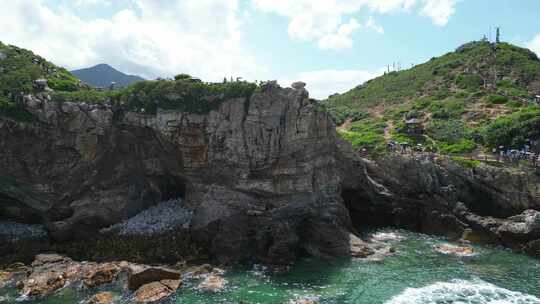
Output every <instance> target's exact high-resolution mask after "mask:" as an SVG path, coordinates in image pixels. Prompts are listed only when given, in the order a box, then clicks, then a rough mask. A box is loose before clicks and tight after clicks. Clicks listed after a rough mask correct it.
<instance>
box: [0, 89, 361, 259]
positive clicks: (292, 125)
mask: <svg viewBox="0 0 540 304" xmlns="http://www.w3.org/2000/svg"><path fill="white" fill-rule="evenodd" d="M25 103H26V106H27V108H28V110H29V111H30V112H32V113H33V114H34V115H35V116H36V118H37V121H36V122H33V123H25V124H23V123H16V122H13V121H8V120H1V121H0V124H2V128H1V131H0V135H1V137H2V138H1V139H0V146H1V147H3V150H2V151H3V152H2V154H3V155H2V156H3V157H2V160H0V169H1V170H0V171H1V172H3V173H2V176H3V177H6V180H7V181H6V183H5V184H6V185H7V186H6V187H2V188H1V189H0V193H1V194H2V198H3V197H5V198H6V199H5V200H4V201H5V203H3V204H2V205H1V206H0V209H1V213H2V214H5V215H6V216H7V217H9V218H11V219H14V220H17V221H19V222H29V223H36V222H39V223H44V224H46V227H47V230H48V232H49V234H50V235H51V237H52V238H53V239H54V240H73V239H84V238H90V237H93V236H95V235H96V234H97V233H98V231H99V230H101V229H103V228H107V227H110V226H112V225H114V224H116V223H120V222H122V221H124V220H127V219H128V218H131V217H134V216H136V215H137V214H139V213H140V212H142V211H143V210H145V209H147V208H148V207H150V206H152V205H155V204H157V203H158V202H160V201H165V200H167V199H171V198H177V197H183V198H184V202H185V207H186V208H188V209H189V210H190V212H192V218H191V219H190V222H189V223H190V226H189V228H190V229H191V231H192V235H193V239H194V240H195V241H196V242H197V243H199V244H201V245H202V246H203V247H205V248H207V249H208V250H209V251H210V252H211V253H212V255H213V256H215V257H217V258H218V259H219V260H221V261H223V262H227V261H231V260H241V259H247V258H257V259H259V260H262V261H266V262H269V263H276V264H288V263H291V262H293V261H294V260H295V259H296V257H297V255H298V253H300V252H307V253H309V254H312V255H317V256H346V255H348V254H349V249H350V248H349V233H350V231H351V228H350V227H351V224H350V220H349V216H348V211H347V209H346V208H345V206H344V205H343V203H342V199H341V196H340V191H339V188H340V175H339V171H338V170H339V168H338V166H337V153H338V149H337V147H336V145H335V142H336V132H335V126H334V124H333V123H332V121H331V120H330V119H329V117H328V116H327V115H326V114H325V113H322V112H319V111H316V109H315V108H316V104H315V103H314V101H312V100H310V99H309V98H308V93H307V91H306V90H305V89H304V88H303V87H297V88H296V89H291V88H287V89H284V88H280V87H279V86H277V85H276V84H273V83H270V84H268V85H266V86H263V87H261V89H260V90H259V91H258V92H256V93H254V94H253V95H252V96H251V98H249V99H233V100H229V101H227V102H224V103H223V104H222V105H221V106H220V107H219V108H218V109H217V110H213V111H211V112H209V113H207V114H204V115H201V114H192V113H184V112H167V111H158V113H157V114H155V115H144V114H140V113H123V112H121V111H117V112H114V111H113V110H112V109H111V108H109V107H107V106H96V105H86V104H75V103H64V104H54V103H51V102H49V101H47V100H46V99H44V98H36V97H32V96H27V97H26V98H25Z"/></svg>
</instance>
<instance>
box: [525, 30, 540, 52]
mask: <svg viewBox="0 0 540 304" xmlns="http://www.w3.org/2000/svg"><path fill="white" fill-rule="evenodd" d="M527 48H529V49H531V50H532V51H533V52H535V53H536V54H538V56H540V34H538V35H536V37H534V39H533V40H531V41H530V42H529V43H527Z"/></svg>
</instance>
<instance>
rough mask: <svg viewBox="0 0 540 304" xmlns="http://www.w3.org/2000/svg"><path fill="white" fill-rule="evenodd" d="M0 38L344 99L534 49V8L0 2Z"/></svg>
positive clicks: (412, 0) (123, 64)
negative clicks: (422, 74) (363, 89)
mask: <svg viewBox="0 0 540 304" xmlns="http://www.w3.org/2000/svg"><path fill="white" fill-rule="evenodd" d="M0 7H2V10H1V11H0V28H2V31H0V40H1V41H3V42H5V43H10V44H16V45H19V46H22V47H25V48H29V49H32V50H34V51H35V52H37V53H39V54H41V55H43V56H45V57H46V58H48V59H50V60H51V61H53V62H55V63H57V64H60V65H63V66H66V67H67V68H70V69H75V68H82V67H88V66H92V65H95V64H98V63H102V62H106V63H109V64H111V65H112V66H114V67H116V68H118V69H120V70H122V71H124V72H127V73H133V74H140V75H142V76H144V77H147V78H155V77H158V76H161V77H169V76H172V75H174V74H177V73H189V74H192V75H195V76H197V77H201V78H203V79H205V80H209V81H217V80H220V79H223V77H224V76H227V77H231V76H233V77H243V78H245V79H249V80H268V79H278V80H279V81H280V83H281V84H282V85H289V84H290V82H292V81H295V80H303V81H305V82H307V83H308V89H309V90H310V92H311V94H312V96H314V97H316V98H324V97H326V96H327V95H328V94H332V93H335V92H343V91H346V90H348V89H350V88H352V87H354V86H356V85H358V84H360V83H362V82H364V81H366V80H368V79H370V78H373V77H375V76H377V75H379V74H380V73H381V71H382V70H383V69H384V68H385V67H386V66H387V65H388V64H392V63H393V62H400V63H401V66H402V67H403V68H408V67H410V66H411V64H417V63H421V62H424V61H426V60H428V59H429V58H431V57H433V56H439V55H442V54H444V53H446V52H449V51H451V50H453V49H455V48H456V47H458V46H459V45H461V44H463V43H465V42H468V41H471V40H477V39H480V38H481V37H482V36H483V35H484V34H485V35H488V36H489V35H490V28H492V35H493V37H494V30H493V28H494V27H495V26H500V27H501V28H502V39H503V40H504V41H508V42H511V43H514V44H517V45H520V46H523V47H529V48H532V49H533V50H534V51H536V52H537V53H540V16H539V13H540V1H538V0H519V1H516V0H296V1H292V0H291V1H288V0H114V1H113V0H69V1H68V0H16V1H14V0H0Z"/></svg>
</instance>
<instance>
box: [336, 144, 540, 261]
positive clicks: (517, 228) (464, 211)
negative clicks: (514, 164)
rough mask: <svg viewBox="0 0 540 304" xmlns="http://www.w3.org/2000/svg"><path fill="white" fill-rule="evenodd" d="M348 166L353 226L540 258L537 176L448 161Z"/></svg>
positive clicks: (395, 159)
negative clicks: (483, 245)
mask: <svg viewBox="0 0 540 304" xmlns="http://www.w3.org/2000/svg"><path fill="white" fill-rule="evenodd" d="M345 155H347V154H345ZM349 155H350V154H349ZM349 159H351V162H349V165H350V166H351V167H352V168H355V169H354V170H351V171H352V172H357V175H356V176H354V177H352V178H349V179H347V180H345V183H344V184H343V187H344V190H343V197H344V200H345V203H346V205H347V207H348V208H349V210H350V212H351V217H352V219H353V222H355V223H367V224H373V225H384V226H397V227H401V228H405V229H410V230H414V231H419V232H424V233H428V234H438V235H446V236H448V237H451V238H455V239H459V238H463V239H465V240H469V241H472V242H480V243H494V244H503V245H506V246H509V247H512V248H514V249H516V250H518V251H526V252H528V253H530V254H531V255H538V256H540V250H539V248H540V246H538V243H540V241H538V240H539V239H540V212H539V211H538V210H540V178H539V176H540V175H539V173H538V171H535V170H534V169H532V168H531V169H530V170H529V171H528V172H525V171H521V170H518V169H517V168H504V167H495V166H489V165H485V164H480V165H478V166H477V167H474V168H467V167H464V166H461V165H459V164H458V163H456V162H454V161H452V160H451V159H448V158H439V159H436V160H435V161H433V160H431V159H428V158H424V159H412V158H410V157H403V156H398V155H394V156H389V157H386V158H383V159H380V160H378V161H377V162H373V161H369V160H365V159H358V158H356V157H354V156H351V157H350V158H349ZM509 230H510V231H511V232H509Z"/></svg>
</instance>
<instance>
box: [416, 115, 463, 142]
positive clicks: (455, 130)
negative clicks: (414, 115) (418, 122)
mask: <svg viewBox="0 0 540 304" xmlns="http://www.w3.org/2000/svg"><path fill="white" fill-rule="evenodd" d="M426 131H427V132H428V134H429V135H430V136H431V137H432V138H433V139H435V140H437V141H440V142H445V143H448V144H456V143H459V142H460V141H461V140H462V139H464V138H466V137H467V136H468V133H467V128H466V127H465V125H464V124H463V123H462V122H461V121H459V120H436V119H434V120H431V121H430V122H429V123H428V124H427V126H426Z"/></svg>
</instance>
